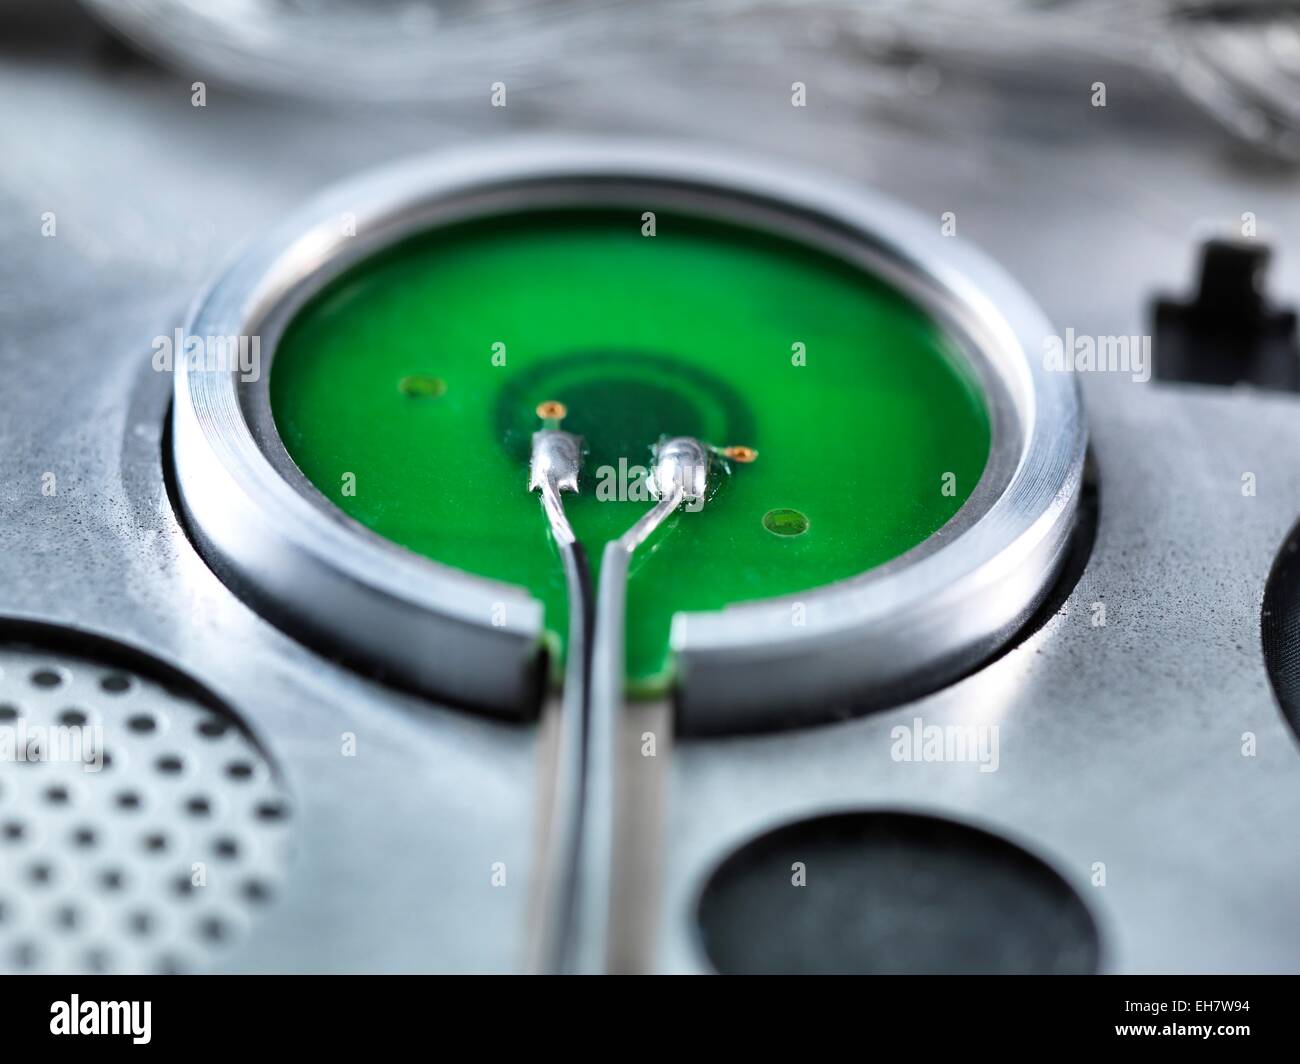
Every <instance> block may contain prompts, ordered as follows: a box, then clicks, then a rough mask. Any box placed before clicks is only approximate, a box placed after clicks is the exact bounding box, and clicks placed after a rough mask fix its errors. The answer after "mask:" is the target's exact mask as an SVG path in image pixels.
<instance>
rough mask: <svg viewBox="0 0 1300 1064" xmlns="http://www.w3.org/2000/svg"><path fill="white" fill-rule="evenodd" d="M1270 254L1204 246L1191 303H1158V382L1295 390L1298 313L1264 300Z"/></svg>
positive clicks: (1262, 248)
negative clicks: (1248, 385)
mask: <svg viewBox="0 0 1300 1064" xmlns="http://www.w3.org/2000/svg"><path fill="white" fill-rule="evenodd" d="M1271 255H1272V253H1271V251H1270V250H1269V248H1268V246H1267V245H1266V244H1259V243H1256V242H1254V241H1249V242H1247V241H1231V240H1211V241H1207V242H1206V244H1205V245H1204V246H1203V248H1202V250H1201V276H1200V283H1199V285H1198V286H1197V291H1196V296H1195V298H1193V299H1192V300H1191V301H1189V302H1183V301H1179V300H1174V299H1163V298H1162V299H1157V300H1156V301H1155V305H1154V317H1155V332H1154V339H1155V369H1156V376H1157V377H1158V378H1159V379H1160V380H1167V381H1190V382H1194V383H1197V384H1220V385H1229V384H1253V385H1255V386H1256V387H1259V388H1272V389H1276V390H1279V391H1300V346H1298V345H1297V337H1296V314H1295V311H1293V310H1290V309H1282V308H1277V307H1274V306H1273V305H1272V304H1271V303H1270V302H1269V300H1268V296H1267V295H1266V294H1265V287H1264V278H1265V275H1266V273H1267V271H1268V263H1269V259H1270V258H1271Z"/></svg>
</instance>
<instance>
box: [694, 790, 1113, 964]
mask: <svg viewBox="0 0 1300 1064" xmlns="http://www.w3.org/2000/svg"><path fill="white" fill-rule="evenodd" d="M801 871H802V877H801V876H800V872H801ZM800 878H802V879H803V883H804V885H802V886H800V885H797V882H798V880H799V879H800ZM698 919H699V925H700V933H701V936H702V939H703V946H704V951H705V953H706V954H707V956H708V958H709V960H710V961H711V962H712V964H713V966H714V968H715V969H717V970H718V971H719V972H722V973H726V974H787V973H788V974H886V973H888V974H937V973H993V974H1012V973H1015V974H1076V975H1077V974H1091V973H1094V972H1096V971H1097V970H1098V966H1099V957H1100V946H1099V940H1098V934H1097V928H1096V925H1095V923H1094V922H1093V919H1092V917H1091V915H1090V914H1089V912H1088V909H1087V908H1086V907H1085V905H1084V904H1083V902H1082V901H1081V900H1080V898H1079V896H1078V895H1077V894H1076V893H1075V891H1074V890H1073V888H1071V887H1070V885H1069V884H1068V883H1066V882H1065V881H1064V880H1063V879H1062V878H1061V877H1060V876H1059V875H1057V873H1056V872H1054V871H1053V870H1052V869H1051V868H1049V867H1048V866H1047V865H1046V864H1044V863H1043V862H1042V861H1040V860H1039V859H1038V858H1037V857H1034V856H1033V855H1031V854H1029V853H1027V852H1026V851H1025V850H1022V849H1021V848H1020V847H1018V846H1016V845H1014V844H1012V843H1010V842H1008V841H1007V840H1005V839H1002V838H1000V837H998V836H996V835H992V834H990V833H988V832H986V831H983V830H980V829H977V828H973V827H969V826H967V825H964V824H960V823H957V822H955V821H951V820H945V819H941V818H937V817H932V816H922V815H916V814H911V813H901V812H861V813H842V814H835V815H831V816H822V817H816V818H814V819H810V820H800V821H797V822H795V823H792V824H788V825H786V826H784V827H780V828H777V829H776V830H774V831H771V832H769V833H767V834H764V835H760V836H758V837H757V838H755V839H753V840H751V841H749V842H747V843H745V844H744V845H742V846H741V847H740V848H739V849H737V850H735V851H734V852H733V853H732V854H731V855H730V856H729V857H728V858H727V859H726V860H724V861H723V862H722V864H720V865H719V866H718V868H717V870H716V871H715V872H714V873H713V875H712V877H711V878H710V880H709V882H708V885H707V886H706V887H705V890H704V893H703V895H702V897H701V900H700V906H699V911H698Z"/></svg>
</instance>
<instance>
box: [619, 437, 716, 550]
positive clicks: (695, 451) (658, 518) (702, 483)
mask: <svg viewBox="0 0 1300 1064" xmlns="http://www.w3.org/2000/svg"><path fill="white" fill-rule="evenodd" d="M708 484H709V449H708V448H707V447H705V446H704V444H702V443H700V441H699V440H697V439H694V438H692V437H690V436H674V437H672V438H671V439H667V440H663V441H662V442H660V443H659V445H658V446H657V447H655V460H654V466H653V467H652V468H651V470H650V485H649V487H650V494H651V495H653V496H654V497H655V498H656V499H657V500H658V502H656V503H655V505H654V507H653V508H652V509H651V510H649V511H648V512H647V513H646V514H645V515H644V516H643V517H642V518H641V520H639V521H638V522H637V523H636V524H634V525H633V526H632V527H631V528H629V529H628V530H627V531H626V532H624V533H623V535H621V536H620V537H619V538H618V540H617V543H618V545H619V546H620V547H621V548H622V549H623V550H624V551H626V552H627V553H628V554H631V553H632V551H634V550H636V549H637V547H639V546H640V545H641V544H642V543H644V542H645V541H646V540H647V539H649V538H650V534H651V533H652V532H654V530H655V529H656V528H658V527H659V526H660V525H661V524H663V522H664V519H665V518H667V516H668V515H669V514H671V513H672V512H673V511H674V510H676V509H677V507H679V506H681V505H682V504H683V503H685V504H686V509H687V510H690V511H691V512H692V513H693V512H695V511H696V510H700V509H702V508H703V507H704V497H705V492H706V491H707V489H708Z"/></svg>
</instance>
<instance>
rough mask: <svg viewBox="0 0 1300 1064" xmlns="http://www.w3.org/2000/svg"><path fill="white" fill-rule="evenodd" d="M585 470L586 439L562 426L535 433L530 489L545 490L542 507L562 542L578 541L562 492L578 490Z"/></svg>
mask: <svg viewBox="0 0 1300 1064" xmlns="http://www.w3.org/2000/svg"><path fill="white" fill-rule="evenodd" d="M581 469H582V438H581V437H579V436H575V435H574V434H573V433H572V432H564V431H563V430H562V429H540V430H539V431H537V432H534V433H533V454H532V458H531V460H530V461H529V463H528V490H529V491H537V490H539V489H540V490H541V493H542V508H543V509H544V510H545V511H546V519H547V520H548V521H549V522H550V523H551V532H552V533H553V534H554V535H555V538H556V540H557V541H558V542H560V543H562V544H566V545H567V544H570V543H574V542H576V538H577V537H575V536H574V534H573V526H571V525H570V524H569V519H568V518H567V517H565V516H564V506H563V505H562V504H561V502H560V492H562V491H572V492H575V493H576V492H577V490H578V472H579V470H581Z"/></svg>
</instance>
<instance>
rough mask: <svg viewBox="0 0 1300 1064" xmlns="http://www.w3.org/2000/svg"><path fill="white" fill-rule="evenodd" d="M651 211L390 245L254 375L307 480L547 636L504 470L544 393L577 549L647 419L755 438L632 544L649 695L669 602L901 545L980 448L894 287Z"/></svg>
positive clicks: (982, 454) (958, 494)
mask: <svg viewBox="0 0 1300 1064" xmlns="http://www.w3.org/2000/svg"><path fill="white" fill-rule="evenodd" d="M650 206H651V207H653V205H650ZM656 214H657V217H656V224H655V232H654V235H645V230H644V229H643V220H642V212H641V211H640V210H637V211H626V212H622V211H614V210H606V209H593V210H587V211H532V212H523V213H515V214H509V215H504V216H500V217H494V218H490V219H483V220H478V221H473V222H467V223H462V224H459V225H456V226H453V227H450V228H445V229H440V230H437V231H436V232H433V233H429V234H426V235H424V236H422V237H419V238H416V239H414V240H411V241H408V242H406V243H404V244H401V245H399V246H397V247H396V248H394V249H392V250H390V251H388V252H385V253H384V254H382V255H380V256H377V257H375V258H372V259H370V260H368V261H365V262H363V263H362V264H360V265H359V266H357V267H355V268H354V269H352V270H351V271H350V272H349V273H347V274H345V275H344V276H343V277H341V278H339V279H338V280H336V281H335V282H333V283H332V284H331V285H329V286H328V287H327V288H326V289H325V290H324V291H323V292H321V293H320V294H319V295H318V296H317V297H316V298H314V299H313V300H312V301H311V302H310V303H309V304H308V305H307V306H306V307H305V308H304V309H303V310H301V311H300V312H299V314H298V315H297V317H296V318H295V319H294V320H293V322H292V323H291V324H290V327H289V328H288V330H287V331H286V333H285V335H284V337H283V338H282V340H281V341H280V343H279V345H278V348H277V350H276V353H275V360H274V365H273V370H272V375H271V402H272V409H273V411H274V415H275V418H276V422H277V425H278V428H279V431H280V434H281V436H282V438H283V440H284V443H285V446H286V448H287V449H288V452H289V454H290V455H291V456H292V457H293V459H294V461H295V462H296V463H297V464H298V466H299V467H300V468H301V469H302V471H303V473H304V474H305V475H306V476H307V477H308V479H309V480H310V481H311V482H312V483H313V484H315V485H316V486H317V488H319V489H320V491H322V492H323V493H324V494H325V495H326V496H327V497H328V498H329V499H331V500H332V501H333V502H334V503H335V504H336V505H337V506H339V507H340V508H341V509H342V510H344V511H345V512H346V513H348V514H349V515H351V516H352V517H353V518H355V519H356V520H357V521H359V522H361V523H362V524H363V525H366V526H367V527H369V528H371V529H373V530H374V531H375V532H378V533H379V534H381V535H383V536H385V537H387V538H388V539H390V540H392V541H394V542H396V543H399V544H401V545H402V546H404V547H407V548H409V549H411V550H413V551H416V552H418V553H420V554H423V555H427V556H428V557H430V558H433V559H436V560H437V561H439V562H443V563H445V564H447V565H451V566H455V567H457V568H460V569H463V570H466V571H469V572H472V573H477V574H481V575H483V576H488V577H493V578H495V579H498V580H503V581H506V582H509V583H512V584H518V585H521V586H523V587H526V588H528V589H529V590H530V591H531V592H532V593H533V594H534V595H536V596H537V597H538V598H539V599H540V600H541V601H542V602H543V604H544V606H545V611H546V627H547V630H548V634H549V636H548V637H549V639H550V641H551V642H552V644H553V646H554V647H555V648H556V649H557V651H559V650H561V649H562V645H563V633H564V632H565V631H566V629H567V622H566V615H565V612H566V606H565V593H564V583H563V579H562V574H561V570H560V566H559V564H558V561H557V558H556V555H555V550H554V547H553V546H552V544H551V543H550V542H549V538H548V532H547V527H546V522H545V520H544V519H543V517H542V514H541V513H540V510H539V506H538V501H537V497H536V495H534V494H531V493H530V492H529V491H528V490H527V487H526V484H527V476H528V469H527V467H528V454H529V444H530V437H531V434H532V432H533V431H534V430H535V429H537V428H539V427H540V425H541V423H540V421H539V419H538V414H537V408H538V406H539V404H541V403H544V402H547V401H555V402H559V403H562V404H563V405H564V407H565V408H567V414H566V416H565V418H564V420H563V427H564V428H565V429H567V430H569V431H571V432H575V433H578V434H580V435H582V436H583V437H584V438H585V440H586V446H587V454H586V458H585V464H584V468H583V482H582V491H581V493H580V494H579V495H576V496H575V495H569V496H566V498H565V505H566V509H567V511H568V513H569V517H570V520H571V521H572V524H573V526H574V528H575V530H576V531H577V533H578V535H579V536H580V537H581V538H582V539H583V541H584V542H585V543H586V545H587V548H588V553H589V555H590V557H591V558H592V559H593V561H597V560H598V559H599V558H600V554H601V549H600V548H601V545H602V544H603V543H604V542H606V541H608V540H610V539H612V538H614V537H616V536H618V535H619V534H621V533H622V532H623V531H625V530H626V529H627V527H628V526H629V525H630V524H631V523H632V522H633V521H634V520H635V519H636V518H637V517H638V516H639V515H640V514H641V513H643V512H644V511H645V510H646V508H647V505H648V504H647V502H646V495H645V487H644V472H645V467H647V466H648V465H649V463H650V457H651V450H650V449H651V447H652V446H653V445H654V443H655V442H656V441H657V440H658V439H659V438H660V437H661V436H664V435H689V436H696V437H698V438H700V439H702V440H704V441H705V442H707V443H709V444H711V445H714V446H716V447H718V448H725V447H729V446H738V445H739V446H744V447H748V448H752V449H754V450H755V451H757V457H756V459H755V460H753V461H749V462H744V463H741V462H728V461H726V460H725V459H721V458H720V460H719V462H720V464H719V465H718V467H717V472H716V474H715V475H714V477H713V482H714V486H715V488H716V496H715V498H713V499H712V500H711V501H710V502H709V503H708V505H706V506H705V507H704V508H703V509H702V510H701V511H700V512H698V513H678V514H677V515H675V516H674V517H672V518H670V519H669V521H668V523H667V524H666V526H665V528H664V529H663V531H662V532H661V533H660V534H659V535H658V536H657V537H656V538H655V539H654V540H652V541H651V544H650V545H649V546H650V549H647V550H645V551H643V552H640V553H638V556H637V558H636V560H635V563H634V568H633V572H632V577H631V582H630V586H629V591H628V614H627V621H628V623H627V668H628V679H629V685H630V688H631V689H632V691H633V692H634V693H647V694H649V693H656V692H659V691H662V690H663V689H664V688H665V686H666V685H667V684H668V683H669V682H670V680H671V661H670V659H669V654H668V630H669V624H670V620H671V618H672V615H673V614H674V613H676V612H678V611H692V610H715V609H719V608H721V607H724V606H726V605H729V604H731V603H736V602H743V601H746V600H751V599H760V598H768V597H771V596H776V595H786V594H791V593H796V592H800V591H804V590H806V589H808V588H812V587H816V586H820V585H823V584H827V583H830V582H832V581H836V580H840V579H843V578H845V577H850V576H854V575H856V574H858V573H861V572H863V571H865V570H867V569H871V568H872V567H874V566H877V565H880V564H881V563H883V562H887V561H889V560H890V559H891V558H895V557H897V556H898V555H900V554H902V553H904V552H905V551H907V550H909V549H910V548H912V547H914V546H916V545H917V544H918V543H920V542H922V541H923V540H925V539H926V538H927V537H928V536H930V535H931V534H932V533H934V532H935V531H936V530H937V529H938V528H939V527H940V526H942V525H943V524H944V523H945V522H946V521H947V520H948V519H949V518H951V517H952V516H953V514H954V513H956V511H957V509H958V508H959V507H960V506H961V504H962V503H963V502H964V501H965V499H966V498H967V496H968V495H969V494H970V492H971V491H972V489H973V488H974V487H975V484H976V482H977V481H978V480H979V477H980V475H981V473H982V472H983V469H984V465H985V462H986V460H987V457H988V452H989V418H988V413H987V409H986V406H985V403H984V400H983V397H982V394H981V392H980V389H979V387H978V385H977V384H976V382H975V381H974V379H973V376H972V374H971V373H970V372H969V370H968V368H967V367H966V363H965V362H964V361H963V359H962V357H961V356H960V355H959V353H958V351H957V349H956V346H955V344H954V343H953V341H952V340H950V339H949V337H948V336H947V335H946V334H945V333H944V332H943V331H942V330H941V329H940V327H939V326H938V325H937V324H936V323H935V322H934V321H933V320H932V319H931V318H930V317H928V316H927V315H926V314H925V313H924V312H923V311H921V310H920V309H919V308H918V307H917V306H916V305H915V304H913V303H912V302H911V301H909V300H908V299H907V298H906V297H904V296H903V295H901V294H900V293H899V292H898V291H896V290H895V289H893V288H891V287H890V286H888V285H887V284H885V283H883V282H882V281H881V280H879V279H877V278H874V277H872V276H870V275H867V274H865V273H863V272H862V271H861V270H859V269H857V268H856V267H853V266H850V265H848V264H846V263H844V262H842V261H841V260H839V259H837V258H835V257H833V256H832V255H830V254H827V253H824V252H822V251H819V250H816V249H814V248H811V247H807V246H805V245H803V244H800V243H797V242H794V241H791V240H788V239H785V238H783V237H778V236H774V235H770V234H767V233H763V232H758V231H754V230H750V229H747V228H744V227H741V226H738V225H733V224H731V223H723V222H716V221H708V220H702V219H698V218H694V217H688V216H684V215H678V214H674V213H673V212H671V211H668V210H661V211H658V212H656ZM746 457H748V455H746ZM774 525H775V526H776V527H774ZM796 529H797V532H798V534H793V533H794V532H795V530H796ZM774 533H775V534H774ZM557 658H558V655H557Z"/></svg>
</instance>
